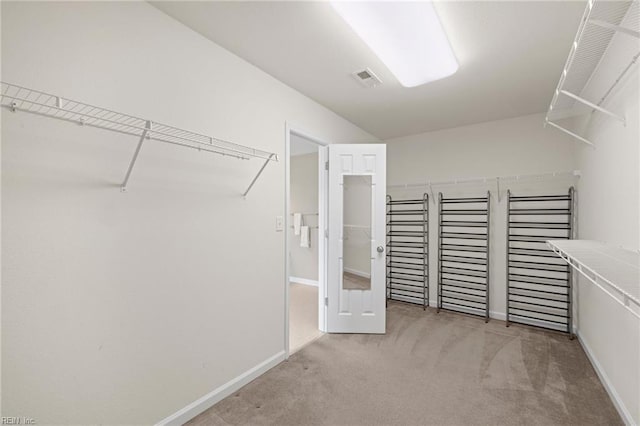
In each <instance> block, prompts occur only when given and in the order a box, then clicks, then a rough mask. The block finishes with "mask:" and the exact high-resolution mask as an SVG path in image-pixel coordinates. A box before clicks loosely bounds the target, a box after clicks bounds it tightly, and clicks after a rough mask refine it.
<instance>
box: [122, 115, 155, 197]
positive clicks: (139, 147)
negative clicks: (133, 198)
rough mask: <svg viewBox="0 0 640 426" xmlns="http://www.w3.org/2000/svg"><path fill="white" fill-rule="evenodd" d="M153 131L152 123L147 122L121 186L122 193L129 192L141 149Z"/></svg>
mask: <svg viewBox="0 0 640 426" xmlns="http://www.w3.org/2000/svg"><path fill="white" fill-rule="evenodd" d="M149 130H151V121H147V124H146V126H145V129H144V130H143V131H142V135H140V140H139V141H138V146H137V147H136V150H135V152H134V153H133V158H131V162H130V163H129V168H128V169H127V174H126V175H125V177H124V181H123V182H122V185H120V191H121V192H127V183H128V182H129V178H130V177H131V172H132V171H133V166H135V164H136V160H138V155H139V154H140V149H142V143H143V142H144V140H145V139H146V138H147V133H149Z"/></svg>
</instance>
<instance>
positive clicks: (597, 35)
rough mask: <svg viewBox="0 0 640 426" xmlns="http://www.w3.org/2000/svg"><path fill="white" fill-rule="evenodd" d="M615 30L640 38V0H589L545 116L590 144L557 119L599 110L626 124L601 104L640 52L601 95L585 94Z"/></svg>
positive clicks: (555, 124)
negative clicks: (595, 97)
mask: <svg viewBox="0 0 640 426" xmlns="http://www.w3.org/2000/svg"><path fill="white" fill-rule="evenodd" d="M616 33H622V34H624V36H625V37H626V36H629V37H635V38H636V39H638V38H640V5H639V3H638V0H631V1H629V0H626V1H607V0H589V1H588V3H587V7H586V9H585V12H584V14H583V17H582V21H581V22H580V26H579V27H578V32H577V34H576V36H575V39H574V41H573V44H572V45H571V50H570V52H569V56H568V58H567V60H566V62H565V65H564V68H563V70H562V74H561V76H560V80H559V82H558V85H557V87H556V90H555V92H554V94H553V98H552V100H551V104H550V105H549V109H548V112H547V116H546V118H545V123H546V124H549V125H551V126H553V127H555V128H557V129H558V130H560V131H563V132H565V133H567V134H569V135H570V136H573V137H574V138H576V139H578V140H580V141H582V142H584V143H586V144H588V145H593V143H592V142H591V141H589V140H588V139H586V138H584V137H582V136H580V135H579V134H577V133H576V132H574V131H571V130H569V129H567V128H565V127H563V126H562V125H561V124H558V123H557V122H556V120H560V119H564V118H568V117H574V116H578V115H583V114H587V113H590V112H592V111H599V112H601V113H604V114H606V115H608V116H610V117H613V118H614V119H616V120H619V121H621V122H622V123H623V124H626V120H625V117H624V116H622V115H620V114H618V113H616V112H613V111H609V110H608V109H606V108H603V107H602V106H601V105H602V103H603V102H604V101H605V100H606V98H607V97H608V96H609V94H610V93H611V92H612V91H613V89H614V88H615V86H616V85H617V84H618V83H619V82H620V81H621V80H622V78H623V77H624V75H625V74H626V73H627V72H628V71H629V69H630V68H631V67H632V66H633V65H634V64H635V63H636V61H637V60H638V57H640V52H638V53H636V54H635V55H634V56H633V57H631V58H629V62H628V63H627V65H626V67H624V68H622V69H621V70H620V73H619V74H618V77H617V79H615V80H614V81H612V82H611V85H610V86H609V87H608V89H607V90H606V91H605V92H604V93H602V94H600V96H599V99H586V97H585V94H584V92H585V89H586V88H588V86H589V83H590V82H591V80H592V77H593V75H594V74H596V73H597V72H598V68H599V66H600V64H601V63H602V62H603V61H602V59H603V56H604V55H605V53H606V51H607V48H608V47H609V44H610V43H611V40H612V39H613V37H614V35H615V34H616ZM592 96H593V95H592Z"/></svg>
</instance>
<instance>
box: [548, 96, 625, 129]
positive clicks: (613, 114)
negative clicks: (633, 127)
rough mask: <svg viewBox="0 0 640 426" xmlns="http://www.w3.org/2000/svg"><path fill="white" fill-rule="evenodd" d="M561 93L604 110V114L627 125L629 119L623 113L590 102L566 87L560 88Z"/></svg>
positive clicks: (601, 110) (598, 109) (596, 108)
mask: <svg viewBox="0 0 640 426" xmlns="http://www.w3.org/2000/svg"><path fill="white" fill-rule="evenodd" d="M560 93H562V94H563V95H565V96H568V97H570V98H572V99H575V100H576V101H578V102H580V103H582V104H584V105H587V106H588V107H591V108H593V109H595V110H597V111H600V112H602V113H604V114H607V115H608V116H610V117H613V118H615V119H616V120H618V121H620V122H622V124H623V125H624V126H626V125H627V121H626V120H625V118H624V117H623V116H621V115H618V114H616V113H613V112H611V111H609V110H608V109H605V108H602V107H601V106H600V105H597V104H594V103H593V102H589V101H588V100H586V99H584V98H582V97H580V96H578V95H576V94H574V93H571V92H569V91H568V90H564V89H563V90H560Z"/></svg>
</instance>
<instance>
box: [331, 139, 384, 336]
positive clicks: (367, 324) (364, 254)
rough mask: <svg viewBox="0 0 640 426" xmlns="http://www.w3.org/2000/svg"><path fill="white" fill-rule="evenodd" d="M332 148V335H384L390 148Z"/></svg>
mask: <svg viewBox="0 0 640 426" xmlns="http://www.w3.org/2000/svg"><path fill="white" fill-rule="evenodd" d="M327 149H328V159H329V190H328V192H329V194H328V199H329V203H328V204H329V205H328V208H329V212H328V221H327V222H328V233H327V235H328V237H327V240H328V241H327V248H328V252H327V260H328V262H327V300H326V305H327V306H326V312H327V331H328V332H330V333H384V332H385V297H386V288H385V286H386V279H385V252H386V244H385V242H386V235H385V231H386V204H385V203H386V192H387V188H386V178H387V177H386V153H387V147H386V145H384V144H354V145H343V144H337V145H329V146H328V148H327Z"/></svg>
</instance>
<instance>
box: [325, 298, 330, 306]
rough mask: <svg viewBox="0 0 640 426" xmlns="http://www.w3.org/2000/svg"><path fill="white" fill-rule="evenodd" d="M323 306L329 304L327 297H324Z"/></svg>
mask: <svg viewBox="0 0 640 426" xmlns="http://www.w3.org/2000/svg"><path fill="white" fill-rule="evenodd" d="M324 306H329V298H328V297H325V298H324Z"/></svg>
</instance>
